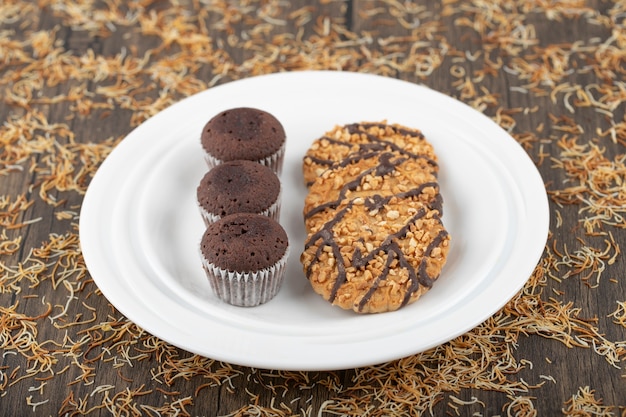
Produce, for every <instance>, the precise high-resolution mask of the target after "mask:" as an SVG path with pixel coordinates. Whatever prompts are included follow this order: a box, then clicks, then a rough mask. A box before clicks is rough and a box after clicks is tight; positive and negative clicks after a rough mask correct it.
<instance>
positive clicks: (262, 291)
mask: <svg viewBox="0 0 626 417" xmlns="http://www.w3.org/2000/svg"><path fill="white" fill-rule="evenodd" d="M201 258H202V266H203V267H204V271H205V272H206V275H207V277H208V279H209V284H210V285H211V289H212V290H213V292H214V293H215V295H216V296H217V297H218V298H219V299H221V300H222V301H225V302H227V303H228V304H232V305H235V306H240V307H254V306H258V305H260V304H264V303H266V302H268V301H270V300H271V299H272V298H274V297H275V296H276V294H278V291H279V290H280V287H281V285H282V283H283V280H284V278H285V270H286V266H287V259H288V258H289V247H287V249H286V250H285V254H284V255H283V257H282V258H280V259H279V260H278V262H276V263H275V264H274V265H272V266H270V267H269V268H265V269H262V270H260V271H254V272H234V271H228V270H225V269H222V268H220V267H218V266H216V265H215V264H212V263H210V262H208V261H207V260H206V258H205V257H204V256H202V254H201Z"/></svg>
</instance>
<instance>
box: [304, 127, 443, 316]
mask: <svg viewBox="0 0 626 417" xmlns="http://www.w3.org/2000/svg"><path fill="white" fill-rule="evenodd" d="M351 126H375V127H374V128H371V130H372V131H373V130H374V129H376V131H377V132H383V134H384V135H387V137H389V136H392V135H390V134H389V132H390V131H392V132H397V131H405V130H404V129H403V128H402V127H399V126H397V125H394V126H393V128H392V129H391V130H390V129H387V128H386V127H384V126H383V127H381V125H380V124H367V125H365V124H359V125H351ZM338 131H339V130H338ZM406 131H410V130H408V129H406ZM359 136H360V137H366V138H368V137H372V136H376V137H377V138H378V137H380V136H379V135H378V136H377V135H375V134H374V133H371V132H370V133H368V134H365V135H359ZM409 136H410V135H409ZM395 140H396V139H394V142H392V143H393V144H394V146H383V147H380V148H377V149H375V150H372V148H370V147H369V146H363V145H362V144H359V145H358V146H356V147H351V150H350V152H348V153H346V154H345V156H344V159H342V160H337V161H334V162H332V163H329V164H328V165H327V166H325V167H324V168H323V169H322V171H321V172H319V173H318V174H316V175H314V176H312V177H311V178H312V182H311V184H310V187H309V194H308V195H307V197H306V200H305V206H304V218H305V225H306V229H307V233H308V235H307V239H306V243H305V248H304V252H303V253H302V255H301V258H300V259H301V262H302V264H303V268H304V272H305V274H306V276H307V277H308V279H309V281H310V283H311V285H312V287H313V289H314V290H315V291H316V292H317V293H318V294H320V295H321V296H322V297H323V298H324V299H326V300H328V301H330V302H331V303H332V304H334V305H338V306H340V307H342V308H344V309H352V310H354V311H356V312H359V313H379V312H385V311H393V310H397V309H398V308H400V307H402V306H405V305H407V304H409V303H412V302H414V301H415V300H417V299H418V298H419V297H420V296H421V295H422V294H423V293H425V292H426V291H428V289H430V288H431V286H432V284H433V282H434V281H435V280H436V279H437V278H438V277H439V274H440V272H441V269H442V268H443V266H444V264H445V261H446V257H447V253H448V250H449V246H450V245H449V242H450V236H449V235H448V232H447V231H446V230H445V228H444V226H443V223H442V222H441V215H442V199H441V196H440V194H439V185H438V183H437V177H436V174H437V164H436V159H435V155H434V153H433V152H432V147H431V146H430V144H428V143H427V142H426V141H425V139H423V137H422V138H421V139H420V145H419V146H420V149H421V151H419V150H417V151H416V148H415V145H414V144H413V145H411V146H413V147H412V148H411V151H410V152H409V151H407V150H406V149H405V148H401V147H397V146H396V145H395V144H396V143H397V142H395ZM403 143H404V144H406V143H407V141H404V142H403ZM336 146H338V145H336ZM341 146H343V145H341ZM424 149H430V150H431V151H429V152H430V153H429V154H428V156H424V152H423V150H424ZM316 152H317V151H316ZM318 154H319V153H318ZM329 155H330V154H329ZM328 160H330V159H328ZM309 161H313V160H312V159H310V160H309ZM317 165H318V166H322V164H317ZM304 166H305V168H304V170H305V171H306V170H307V169H309V168H311V164H307V159H306V158H305V163H304Z"/></svg>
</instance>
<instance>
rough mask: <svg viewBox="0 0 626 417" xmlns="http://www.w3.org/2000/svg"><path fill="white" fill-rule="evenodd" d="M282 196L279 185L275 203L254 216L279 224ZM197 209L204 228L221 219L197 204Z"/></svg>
mask: <svg viewBox="0 0 626 417" xmlns="http://www.w3.org/2000/svg"><path fill="white" fill-rule="evenodd" d="M282 194H283V187H282V184H281V186H280V190H279V191H278V197H276V201H274V203H273V204H272V205H271V206H269V207H268V208H267V209H265V210H263V211H262V212H260V213H255V214H260V215H263V216H267V217H270V218H272V219H274V220H276V221H277V222H280V221H279V220H280V205H281V198H282ZM198 209H199V210H200V215H201V216H202V220H204V225H205V226H206V227H209V225H211V224H213V223H215V222H216V221H218V220H219V219H221V218H222V216H220V215H217V214H213V213H209V212H208V211H207V210H206V209H205V208H204V207H202V206H201V205H200V204H199V203H198ZM231 214H232V213H231Z"/></svg>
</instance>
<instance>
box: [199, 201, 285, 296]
mask: <svg viewBox="0 0 626 417" xmlns="http://www.w3.org/2000/svg"><path fill="white" fill-rule="evenodd" d="M200 252H201V258H202V266H203V267H204V270H205V272H206V275H207V277H208V279H209V283H210V285H211V288H212V290H213V292H214V293H215V295H216V296H217V297H218V298H219V299H221V300H223V301H225V302H227V303H229V304H232V305H236V306H243V307H253V306H257V305H259V304H263V303H266V302H268V301H269V300H271V299H272V298H274V296H276V294H277V293H278V291H279V289H280V286H281V284H282V282H283V279H284V276H285V268H286V265H287V258H288V256H289V240H288V238H287V233H286V232H285V229H283V228H282V226H281V225H280V224H279V223H278V222H276V221H275V220H273V219H271V218H270V217H267V216H262V215H259V214H250V213H238V214H231V215H228V216H225V217H222V218H221V219H220V220H218V221H216V222H215V223H212V224H211V225H209V226H208V227H207V229H206V231H205V232H204V235H203V236H202V241H201V243H200Z"/></svg>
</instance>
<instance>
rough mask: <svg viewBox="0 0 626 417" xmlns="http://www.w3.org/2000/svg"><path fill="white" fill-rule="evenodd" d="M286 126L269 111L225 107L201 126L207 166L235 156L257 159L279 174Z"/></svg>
mask: <svg viewBox="0 0 626 417" xmlns="http://www.w3.org/2000/svg"><path fill="white" fill-rule="evenodd" d="M285 139H286V136H285V129H284V128H283V126H282V124H281V123H280V122H279V121H278V119H276V118H275V117H274V116H273V115H271V114H270V113H268V112H266V111H263V110H259V109H255V108H250V107H237V108H233V109H229V110H225V111H223V112H221V113H219V114H217V115H216V116H214V117H213V118H212V119H211V120H209V121H208V122H207V124H206V125H205V126H204V128H203V129H202V135H201V139H200V140H201V142H202V147H203V149H204V151H205V159H206V162H207V165H208V166H209V169H210V168H213V167H214V166H216V165H218V164H220V163H222V162H226V161H234V160H237V159H246V160H249V161H256V162H259V163H260V164H263V165H267V166H269V167H270V168H271V169H272V170H274V172H276V173H277V174H280V172H281V170H282V164H283V158H284V154H285Z"/></svg>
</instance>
